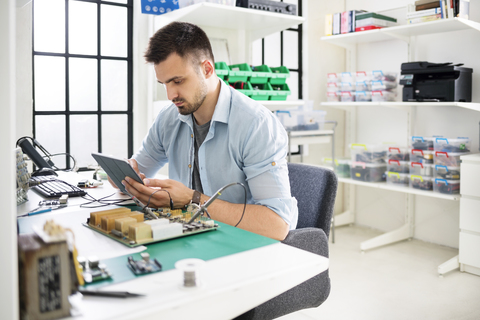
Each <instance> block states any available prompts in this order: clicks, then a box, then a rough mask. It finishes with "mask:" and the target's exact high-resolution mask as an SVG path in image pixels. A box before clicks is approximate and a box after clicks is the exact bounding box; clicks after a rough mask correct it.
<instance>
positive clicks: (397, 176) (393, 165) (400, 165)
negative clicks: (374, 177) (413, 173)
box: [386, 146, 410, 187]
mask: <svg viewBox="0 0 480 320" xmlns="http://www.w3.org/2000/svg"><path fill="white" fill-rule="evenodd" d="M409 159H410V155H409V152H408V148H403V147H398V146H390V147H388V149H387V173H386V178H387V183H389V184H394V185H401V186H406V187H408V183H409V182H408V180H409V165H410V163H409V161H408V160H409Z"/></svg>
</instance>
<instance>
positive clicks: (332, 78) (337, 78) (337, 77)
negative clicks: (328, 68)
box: [327, 72, 342, 83]
mask: <svg viewBox="0 0 480 320" xmlns="http://www.w3.org/2000/svg"><path fill="white" fill-rule="evenodd" d="M341 78H342V74H341V73H340V72H339V73H327V82H328V83H331V82H341V81H342V80H341Z"/></svg>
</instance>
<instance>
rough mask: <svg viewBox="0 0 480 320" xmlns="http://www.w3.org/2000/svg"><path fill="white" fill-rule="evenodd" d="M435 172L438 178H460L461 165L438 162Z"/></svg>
mask: <svg viewBox="0 0 480 320" xmlns="http://www.w3.org/2000/svg"><path fill="white" fill-rule="evenodd" d="M434 173H435V175H434V176H435V178H436V179H446V180H460V167H447V166H441V165H438V164H437V165H435V169H434Z"/></svg>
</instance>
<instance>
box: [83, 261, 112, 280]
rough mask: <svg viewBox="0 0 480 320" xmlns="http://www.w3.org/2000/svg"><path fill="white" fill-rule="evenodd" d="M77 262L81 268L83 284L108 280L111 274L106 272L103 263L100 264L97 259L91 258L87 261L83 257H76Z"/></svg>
mask: <svg viewBox="0 0 480 320" xmlns="http://www.w3.org/2000/svg"><path fill="white" fill-rule="evenodd" d="M77 261H78V263H79V264H80V266H81V267H82V275H83V280H84V281H85V283H93V282H97V281H102V280H105V279H110V278H111V277H112V275H111V273H110V272H109V271H108V270H107V266H106V265H105V264H104V263H100V261H99V260H98V258H97V257H95V256H91V257H89V258H88V259H85V258H84V257H80V256H79V257H77Z"/></svg>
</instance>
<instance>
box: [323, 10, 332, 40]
mask: <svg viewBox="0 0 480 320" xmlns="http://www.w3.org/2000/svg"><path fill="white" fill-rule="evenodd" d="M332 34H333V14H332V13H329V14H327V15H326V16H325V35H326V36H331V35H332Z"/></svg>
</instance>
